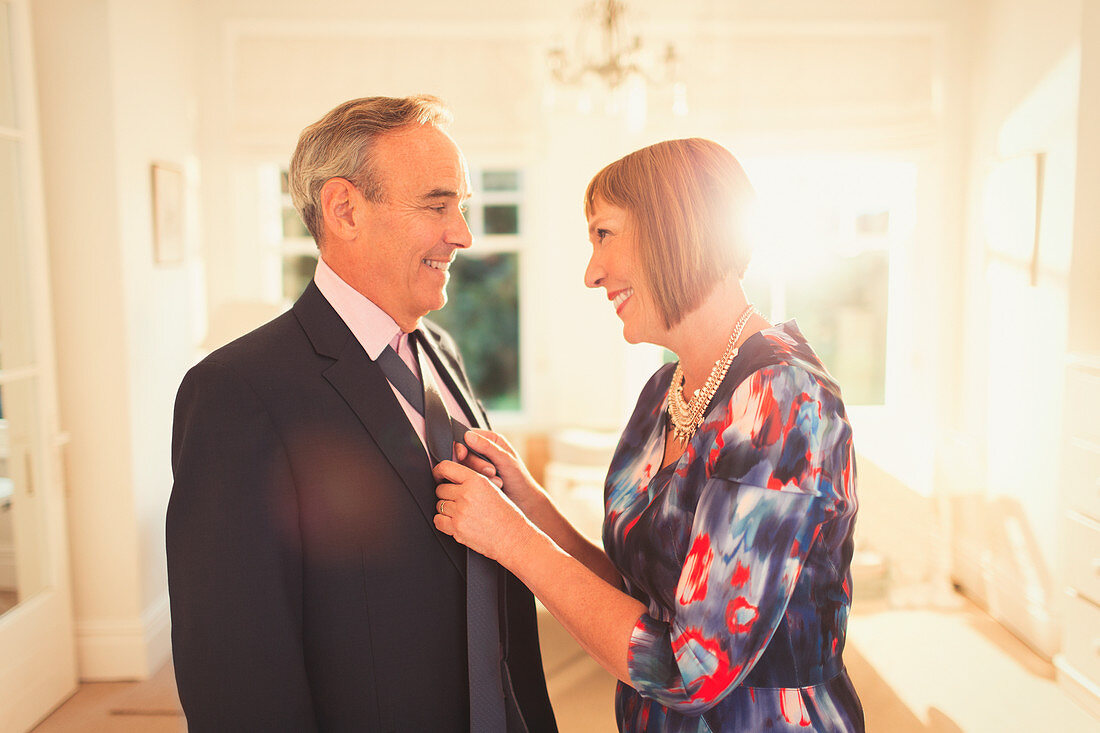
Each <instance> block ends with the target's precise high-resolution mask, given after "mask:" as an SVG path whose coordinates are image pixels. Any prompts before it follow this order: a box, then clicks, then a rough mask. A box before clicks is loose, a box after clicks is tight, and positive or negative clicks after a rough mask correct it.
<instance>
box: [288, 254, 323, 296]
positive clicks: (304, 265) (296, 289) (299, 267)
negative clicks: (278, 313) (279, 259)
mask: <svg viewBox="0 0 1100 733" xmlns="http://www.w3.org/2000/svg"><path fill="white" fill-rule="evenodd" d="M316 270H317V255H287V256H286V257H283V297H284V298H286V299H287V300H297V299H298V296H299V295H301V294H302V291H303V290H305V289H306V286H307V285H309V281H310V280H312V279H313V273H314V271H316Z"/></svg>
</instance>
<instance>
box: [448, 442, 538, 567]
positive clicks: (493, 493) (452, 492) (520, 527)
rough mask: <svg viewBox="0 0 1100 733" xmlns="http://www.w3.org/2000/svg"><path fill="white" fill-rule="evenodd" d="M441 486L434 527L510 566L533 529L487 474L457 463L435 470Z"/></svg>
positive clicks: (451, 462)
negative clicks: (509, 563) (511, 560)
mask: <svg viewBox="0 0 1100 733" xmlns="http://www.w3.org/2000/svg"><path fill="white" fill-rule="evenodd" d="M432 475H433V476H435V480H436V482H437V483H438V485H437V486H436V489H435V494H436V496H437V497H439V500H438V501H437V502H436V504H435V508H436V515H435V520H434V521H435V528H436V529H438V530H439V531H440V532H443V533H444V534H449V535H451V536H452V537H454V538H455V539H456V540H458V541H459V542H461V543H462V544H464V545H466V546H467V547H469V548H470V549H471V550H474V551H475V552H479V553H481V554H482V555H485V557H488V558H490V559H493V560H496V561H497V562H499V563H500V564H502V565H504V566H506V567H507V566H508V561H509V559H510V558H514V557H515V556H516V555H515V553H517V552H518V551H519V549H520V548H521V547H522V546H523V544H524V542H525V541H526V539H527V538H528V537H529V535H530V533H533V532H536V531H537V530H535V528H534V526H533V525H532V524H531V523H530V522H528V521H527V519H526V517H524V516H523V512H521V511H520V510H519V508H518V507H517V506H516V505H515V504H513V503H512V501H511V500H510V499H509V498H508V497H507V496H505V495H504V494H503V493H501V491H500V489H498V488H497V487H496V485H494V483H493V482H492V481H490V480H489V479H488V478H487V477H486V476H485V475H483V474H482V473H478V472H477V471H475V470H474V469H471V468H469V467H467V466H463V465H461V464H459V463H455V462H454V461H440V462H439V463H438V464H436V467H435V468H434V469H432Z"/></svg>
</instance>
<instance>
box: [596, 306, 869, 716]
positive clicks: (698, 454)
mask: <svg viewBox="0 0 1100 733" xmlns="http://www.w3.org/2000/svg"><path fill="white" fill-rule="evenodd" d="M672 371H673V365H671V364H669V365H666V366H664V367H662V368H661V369H660V370H659V371H658V372H657V373H656V374H654V375H653V377H652V378H651V379H650V380H649V383H648V384H647V385H646V387H645V388H644V389H643V390H642V394H641V396H640V397H639V399H638V404H637V406H636V408H635V411H634V414H633V416H632V417H631V419H630V421H629V423H628V424H627V427H626V429H625V431H624V432H623V435H622V438H621V440H620V442H619V446H618V448H617V449H616V452H615V456H614V458H613V460H612V462H611V467H610V469H609V471H608V476H607V483H606V487H605V509H606V517H605V521H604V530H603V534H604V546H605V547H606V548H607V552H608V555H609V557H610V558H611V560H612V561H613V562H614V563H615V565H616V567H618V569H619V571H620V572H621V573H622V575H623V579H624V583H625V587H626V591H627V592H628V593H630V594H631V595H632V596H633V597H634V598H637V599H638V600H639V601H641V602H642V603H644V604H646V606H647V608H648V612H647V613H646V614H645V615H643V616H642V618H641V619H640V620H639V622H638V625H637V626H636V627H635V629H634V632H633V634H632V636H631V640H630V647H629V657H628V667H629V671H630V678H631V682H632V685H630V686H628V685H625V684H622V683H620V684H619V687H618V691H617V694H616V714H617V717H618V720H619V728H620V730H623V731H651V732H655V733H656V732H660V733H688V732H689V731H690V732H695V731H807V730H814V731H862V730H863V710H862V707H861V705H860V703H859V699H858V697H857V696H856V693H855V690H854V689H853V688H852V685H851V681H850V680H849V679H848V675H847V672H845V671H844V666H843V663H842V661H841V653H842V652H843V649H844V637H845V631H846V628H847V621H848V610H849V608H850V606H851V600H852V584H851V573H850V571H849V566H850V562H851V558H852V547H853V543H852V532H853V528H854V522H855V516H856V509H857V501H856V494H855V461H854V456H853V453H852V437H851V427H850V425H849V423H848V420H847V416H846V413H845V410H844V404H843V402H842V401H841V398H840V389H839V387H838V386H837V384H836V383H835V382H834V381H833V379H832V377H830V376H829V374H828V372H827V371H826V370H825V368H824V366H822V364H821V362H820V361H819V360H818V358H817V356H816V355H815V354H814V352H813V350H812V349H811V348H810V346H809V345H808V344H807V343H806V341H805V339H804V338H803V336H802V334H801V332H800V331H799V330H798V327H797V326H796V325H795V324H794V322H793V321H791V322H788V323H785V324H782V325H781V326H777V327H775V328H771V329H767V330H765V331H762V332H760V333H758V334H754V335H753V336H752V337H750V338H749V339H747V340H746V341H745V343H744V344H742V346H741V349H740V352H739V353H738V355H737V357H736V358H735V359H734V361H733V363H732V364H731V366H730V370H729V372H728V373H727V375H726V378H725V380H723V383H722V386H721V387H720V388H719V390H718V392H717V393H716V394H715V396H714V399H713V400H712V401H711V404H710V407H709V410H708V413H707V415H706V417H705V418H704V420H703V423H702V424H701V425H700V426H699V429H698V430H697V431H696V433H695V435H694V436H693V437H692V439H691V441H690V443H689V445H688V447H687V449H686V450H685V451H684V454H683V455H682V456H681V457H680V459H679V460H678V461H676V462H675V463H673V464H670V465H669V466H666V467H664V468H661V467H660V466H661V460H662V456H663V453H664V445H665V426H666V422H667V421H666V418H665V406H666V398H667V392H668V385H669V382H670V381H671V379H672Z"/></svg>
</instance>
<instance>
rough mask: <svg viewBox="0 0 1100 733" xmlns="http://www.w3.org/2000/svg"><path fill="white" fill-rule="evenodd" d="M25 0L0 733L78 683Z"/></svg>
mask: <svg viewBox="0 0 1100 733" xmlns="http://www.w3.org/2000/svg"><path fill="white" fill-rule="evenodd" d="M31 57H32V54H31V32H30V19H29V17H28V7H27V0H0V733H22V732H23V731H27V730H29V729H30V728H31V727H32V726H33V725H34V724H35V723H36V722H38V721H39V720H40V719H41V718H42V717H44V716H45V715H46V714H48V713H49V712H50V711H51V710H52V709H53V708H54V707H55V706H56V705H57V704H58V703H60V702H61V701H62V700H64V699H65V697H67V696H68V695H69V694H71V693H72V691H73V690H74V689H75V688H76V665H75V649H74V637H73V620H72V610H71V600H70V589H69V567H68V550H67V545H66V529H65V513H64V493H63V490H62V474H61V461H60V450H61V444H62V442H63V440H62V436H61V433H60V432H59V430H58V421H57V391H56V386H55V380H54V366H53V365H54V356H53V333H52V328H51V318H50V312H49V304H50V297H49V296H50V293H49V277H48V272H47V258H46V238H45V231H44V215H43V210H42V186H41V180H40V175H41V174H40V163H39V153H38V124H37V113H36V100H35V93H34V83H33V80H34V73H33V66H32V60H31Z"/></svg>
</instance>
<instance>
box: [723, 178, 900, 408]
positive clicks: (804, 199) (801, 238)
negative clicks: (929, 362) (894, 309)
mask: <svg viewBox="0 0 1100 733" xmlns="http://www.w3.org/2000/svg"><path fill="white" fill-rule="evenodd" d="M745 169H746V171H747V172H748V174H749V178H750V179H751V180H752V182H753V185H754V186H755V188H756V190H757V195H758V202H759V224H760V226H759V231H758V236H757V238H756V240H755V241H756V251H755V253H754V255H753V260H752V263H751V264H750V266H749V271H748V274H747V276H746V278H745V290H746V292H747V294H748V296H749V299H750V300H751V301H752V302H754V303H755V304H756V306H757V308H758V309H759V310H760V311H761V312H763V313H764V314H765V315H766V316H767V317H769V318H770V319H771V320H772V322H774V323H778V322H781V321H785V320H788V319H791V318H794V319H796V320H797V322H798V325H799V328H800V329H801V330H802V332H803V334H805V336H806V339H807V340H808V341H809V343H810V345H811V346H812V347H813V349H814V351H816V352H817V355H818V356H819V357H820V358H821V361H822V362H823V363H824V364H825V367H826V368H827V369H828V370H829V372H830V373H831V374H832V375H833V376H834V377H835V378H836V380H837V382H838V383H839V384H840V386H841V389H842V390H843V393H844V400H845V402H846V403H847V404H849V405H882V404H885V401H886V383H887V337H888V329H887V323H888V312H889V308H890V303H889V285H890V280H891V272H890V268H891V253H892V251H894V250H895V248H896V247H897V246H899V245H900V244H902V243H903V242H904V241H905V240H906V238H907V236H908V234H909V232H910V231H911V228H912V225H913V216H914V214H913V211H914V209H915V190H916V166H915V165H914V164H912V163H907V162H904V161H899V160H891V159H876V158H866V157H864V158H851V157H835V158H797V159H795V158H790V159H786V158H784V159H779V158H770V159H759V160H746V161H745Z"/></svg>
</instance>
